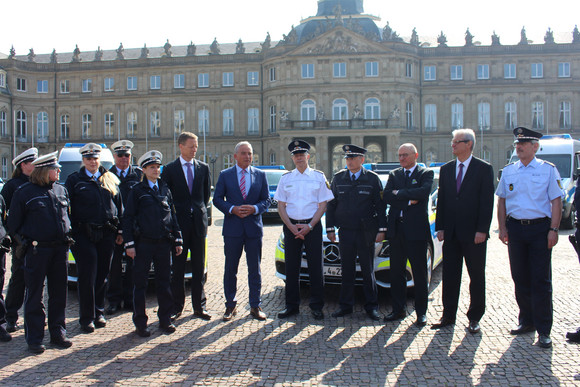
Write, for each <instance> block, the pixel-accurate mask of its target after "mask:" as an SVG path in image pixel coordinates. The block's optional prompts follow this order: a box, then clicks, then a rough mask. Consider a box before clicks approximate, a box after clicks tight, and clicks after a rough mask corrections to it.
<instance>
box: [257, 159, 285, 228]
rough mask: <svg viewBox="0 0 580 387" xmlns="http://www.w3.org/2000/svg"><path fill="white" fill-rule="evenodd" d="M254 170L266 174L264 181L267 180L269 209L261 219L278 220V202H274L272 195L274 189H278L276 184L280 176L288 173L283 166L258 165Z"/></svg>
mask: <svg viewBox="0 0 580 387" xmlns="http://www.w3.org/2000/svg"><path fill="white" fill-rule="evenodd" d="M256 168H258V169H261V170H263V171H264V173H266V179H267V180H268V190H269V192H270V207H269V208H268V211H267V212H265V213H263V214H262V218H280V214H278V202H277V201H276V200H274V194H275V193H276V188H278V183H279V182H280V178H281V177H282V175H284V174H285V173H287V172H288V171H287V170H286V169H285V168H284V166H283V165H275V166H267V165H259V166H256Z"/></svg>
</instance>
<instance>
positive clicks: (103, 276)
mask: <svg viewBox="0 0 580 387" xmlns="http://www.w3.org/2000/svg"><path fill="white" fill-rule="evenodd" d="M115 237H116V235H115V234H113V233H112V232H105V233H104V234H103V239H101V240H100V241H98V242H91V240H90V239H89V237H88V236H87V235H86V234H85V233H84V232H77V233H75V234H74V235H73V238H74V240H75V244H74V245H73V246H72V247H71V251H72V253H73V255H74V258H75V262H76V264H77V273H78V283H77V288H78V293H79V306H80V316H79V323H80V324H81V325H87V324H90V323H91V322H93V321H94V320H95V319H96V318H98V317H99V316H103V315H104V313H105V289H106V282H107V281H106V280H107V275H108V274H109V267H110V265H111V259H112V257H113V249H114V246H115Z"/></svg>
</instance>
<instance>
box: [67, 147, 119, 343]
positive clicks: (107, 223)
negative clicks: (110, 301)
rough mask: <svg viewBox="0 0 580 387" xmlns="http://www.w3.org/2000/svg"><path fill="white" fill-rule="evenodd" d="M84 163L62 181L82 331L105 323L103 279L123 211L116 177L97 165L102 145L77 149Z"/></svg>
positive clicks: (106, 273)
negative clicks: (67, 199) (67, 204)
mask: <svg viewBox="0 0 580 387" xmlns="http://www.w3.org/2000/svg"><path fill="white" fill-rule="evenodd" d="M79 152H80V153H81V155H82V156H83V157H82V159H83V166H82V167H81V169H80V171H78V172H75V173H73V174H71V175H70V176H69V177H68V178H67V180H66V183H65V186H66V188H67V190H68V193H69V197H70V204H71V223H72V237H73V239H74V240H75V241H76V243H75V244H74V246H73V247H72V248H71V250H72V253H73V255H74V257H75V261H76V265H77V271H78V284H77V286H78V293H79V306H80V316H79V323H80V325H81V330H82V331H83V332H85V333H91V332H93V331H94V330H95V327H97V328H102V327H104V326H106V325H107V320H106V319H105V316H104V308H105V282H106V278H107V275H108V274H109V266H110V264H111V259H112V256H113V249H114V246H115V238H116V237H117V236H118V234H119V233H120V230H119V231H117V230H118V219H119V217H120V216H121V215H122V213H123V203H122V201H121V194H120V191H119V179H118V178H117V177H116V176H115V174H114V173H111V172H109V171H107V169H105V168H104V167H103V166H101V164H100V154H101V147H100V146H99V145H98V144H94V143H89V144H86V145H85V146H83V147H82V148H80V150H79Z"/></svg>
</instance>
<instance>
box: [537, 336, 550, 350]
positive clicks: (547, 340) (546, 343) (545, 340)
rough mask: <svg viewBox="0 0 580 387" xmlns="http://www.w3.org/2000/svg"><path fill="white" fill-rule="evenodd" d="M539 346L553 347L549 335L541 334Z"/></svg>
mask: <svg viewBox="0 0 580 387" xmlns="http://www.w3.org/2000/svg"><path fill="white" fill-rule="evenodd" d="M538 345H539V346H540V347H541V348H550V347H551V346H552V339H550V336H549V335H545V334H543V333H541V334H540V337H538Z"/></svg>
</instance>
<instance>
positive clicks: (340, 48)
mask: <svg viewBox="0 0 580 387" xmlns="http://www.w3.org/2000/svg"><path fill="white" fill-rule="evenodd" d="M376 51H384V47H382V46H380V45H379V44H376V43H374V42H372V41H369V40H368V39H366V38H365V37H364V36H361V35H358V34H355V33H353V32H352V31H349V30H347V29H346V28H342V27H337V28H334V29H333V30H331V31H328V32H327V33H325V34H322V35H321V36H319V37H317V38H315V39H313V40H311V41H309V42H308V43H307V44H306V45H304V46H303V47H300V48H298V49H297V50H296V51H295V53H297V54H342V53H357V52H376Z"/></svg>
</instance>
